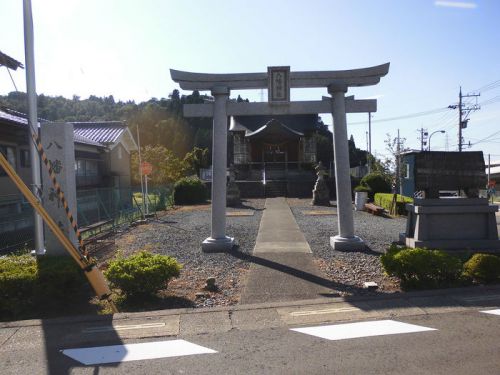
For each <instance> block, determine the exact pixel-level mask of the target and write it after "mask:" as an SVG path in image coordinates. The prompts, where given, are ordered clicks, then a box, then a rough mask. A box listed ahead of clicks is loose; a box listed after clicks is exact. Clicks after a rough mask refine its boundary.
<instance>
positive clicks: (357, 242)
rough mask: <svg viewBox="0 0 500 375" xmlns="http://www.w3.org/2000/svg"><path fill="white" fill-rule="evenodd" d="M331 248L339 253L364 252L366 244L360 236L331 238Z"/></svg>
mask: <svg viewBox="0 0 500 375" xmlns="http://www.w3.org/2000/svg"><path fill="white" fill-rule="evenodd" d="M330 246H331V247H332V248H333V250H338V251H352V250H364V249H365V248H366V245H365V242H364V241H363V240H362V239H361V238H359V237H358V236H354V237H341V236H334V237H330Z"/></svg>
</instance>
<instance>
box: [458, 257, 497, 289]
mask: <svg viewBox="0 0 500 375" xmlns="http://www.w3.org/2000/svg"><path fill="white" fill-rule="evenodd" d="M464 275H465V276H467V277H470V278H472V279H473V280H475V281H478V282H481V283H491V282H495V281H497V280H500V257H497V256H495V255H491V254H474V255H473V256H472V258H470V259H469V260H468V261H467V262H465V264H464Z"/></svg>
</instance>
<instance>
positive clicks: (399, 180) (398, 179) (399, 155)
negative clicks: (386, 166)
mask: <svg viewBox="0 0 500 375" xmlns="http://www.w3.org/2000/svg"><path fill="white" fill-rule="evenodd" d="M396 176H397V183H398V186H399V195H403V186H401V141H400V138H399V129H398V145H397V158H396Z"/></svg>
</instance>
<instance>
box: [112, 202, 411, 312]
mask: <svg viewBox="0 0 500 375" xmlns="http://www.w3.org/2000/svg"><path fill="white" fill-rule="evenodd" d="M264 204H265V200H264V199H249V200H246V201H244V202H243V204H242V206H241V207H237V208H228V212H232V211H245V212H253V215H252V216H229V217H227V218H226V219H227V230H226V233H227V235H229V236H234V237H235V238H236V239H237V241H238V244H239V248H238V251H237V252H236V253H235V254H233V255H230V254H224V253H219V254H205V253H203V252H202V251H201V242H202V241H203V240H204V239H205V238H206V237H208V236H209V234H210V206H209V205H198V206H184V207H179V208H176V209H173V210H170V211H167V212H165V214H164V215H162V216H161V217H160V218H159V219H158V220H153V221H150V222H149V223H148V224H145V225H140V226H137V227H135V228H131V229H130V230H128V231H127V232H125V233H123V234H121V235H119V236H117V238H116V245H117V248H118V249H119V252H120V253H122V254H123V255H125V256H127V255H130V254H132V253H133V252H135V251H138V250H140V249H144V248H146V249H149V250H150V251H153V252H155V253H159V254H165V255H170V256H173V257H175V258H176V259H177V260H178V261H179V262H180V263H182V264H183V269H182V271H181V275H180V277H179V278H177V279H174V280H172V281H171V282H170V284H169V286H168V290H167V292H166V293H164V295H165V296H171V297H174V298H171V301H173V302H170V304H167V306H168V307H182V306H193V307H205V306H224V305H234V304H236V303H238V301H239V298H240V294H241V290H242V287H243V282H244V280H245V277H246V274H247V271H248V269H249V266H250V263H249V262H248V261H246V260H245V254H250V253H251V252H252V250H253V247H254V245H255V240H256V238H257V232H258V229H259V224H260V219H261V217H262V210H263V209H264ZM288 204H289V205H290V207H291V209H292V212H293V214H294V216H295V219H296V220H297V223H298V225H299V227H300V229H301V230H302V232H303V233H304V235H305V237H306V240H307V241H308V242H309V245H310V246H311V249H312V251H313V255H314V257H315V261H316V263H317V265H318V267H319V268H320V269H321V270H322V271H323V272H324V274H325V275H326V277H328V278H329V279H330V280H332V281H334V282H336V283H338V284H341V285H342V286H340V287H338V288H337V289H338V290H337V292H338V294H340V295H344V296H348V295H360V294H376V293H380V292H385V293H390V292H397V291H399V286H398V283H397V280H395V279H392V278H390V277H387V276H385V275H384V273H383V270H382V268H381V266H380V261H379V257H380V254H381V253H382V252H383V251H384V250H385V249H386V247H387V246H389V244H390V243H391V242H392V241H396V240H397V238H398V233H399V232H402V231H404V228H405V223H406V219H405V218H384V217H378V216H374V215H371V214H368V213H365V212H356V211H355V212H354V221H355V224H354V225H355V232H356V234H357V235H359V236H360V237H361V238H363V239H364V240H365V242H366V244H367V245H368V246H369V248H370V250H367V251H365V252H339V251H334V250H333V249H332V248H331V247H330V243H329V241H330V236H334V235H336V234H337V233H338V230H337V216H336V215H333V216H332V215H327V216H325V215H306V214H305V213H307V211H312V210H314V211H325V210H327V211H331V212H335V211H336V208H335V207H317V206H311V204H310V199H288ZM104 266H105V265H104ZM208 277H215V279H216V284H217V286H218V287H219V290H217V291H215V292H213V291H212V292H211V291H206V290H204V285H205V282H206V279H207V278H208ZM365 281H375V282H376V283H377V284H378V285H379V289H378V290H377V291H376V292H369V291H367V290H366V289H363V283H364V282H365ZM161 308H164V307H163V306H161Z"/></svg>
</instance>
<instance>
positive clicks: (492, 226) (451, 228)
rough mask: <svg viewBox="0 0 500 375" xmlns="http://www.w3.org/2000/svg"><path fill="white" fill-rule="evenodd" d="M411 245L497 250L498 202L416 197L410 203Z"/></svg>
mask: <svg viewBox="0 0 500 375" xmlns="http://www.w3.org/2000/svg"><path fill="white" fill-rule="evenodd" d="M406 208H407V210H408V219H407V223H406V233H405V235H406V240H405V244H406V246H408V247H412V248H415V247H426V248H429V249H441V250H492V251H495V250H498V249H500V241H499V240H498V230H497V224H496V219H495V212H496V211H497V210H498V207H497V206H493V205H489V204H488V201H487V200H486V199H483V198H454V199H416V200H415V203H414V204H407V205H406Z"/></svg>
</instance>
